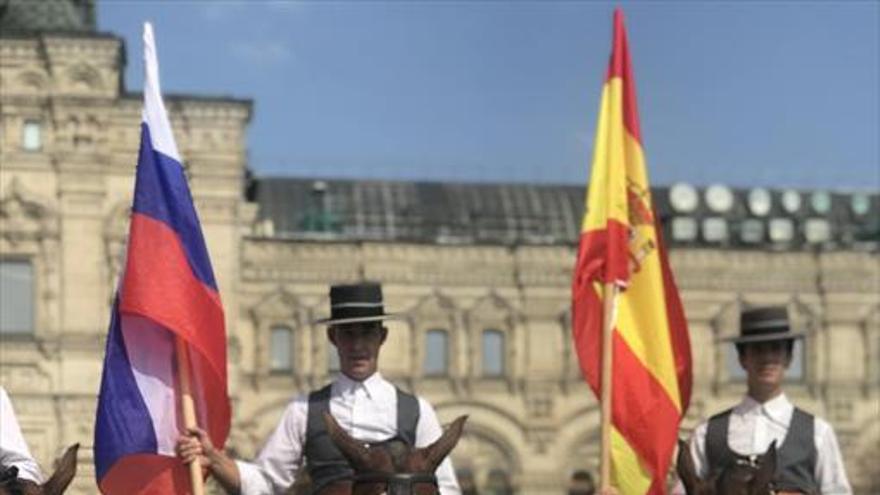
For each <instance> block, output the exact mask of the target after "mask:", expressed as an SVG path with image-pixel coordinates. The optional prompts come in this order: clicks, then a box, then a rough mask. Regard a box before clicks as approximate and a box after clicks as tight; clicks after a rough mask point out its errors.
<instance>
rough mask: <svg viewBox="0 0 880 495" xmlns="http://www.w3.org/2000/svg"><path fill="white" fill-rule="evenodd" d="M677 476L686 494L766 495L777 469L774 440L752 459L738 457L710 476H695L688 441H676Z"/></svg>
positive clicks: (769, 490) (769, 491)
mask: <svg viewBox="0 0 880 495" xmlns="http://www.w3.org/2000/svg"><path fill="white" fill-rule="evenodd" d="M676 464H677V470H678V476H679V478H681V482H682V484H683V485H684V488H685V490H686V491H687V493H688V495H768V494H770V493H772V492H771V489H770V483H771V481H772V480H773V474H774V473H775V472H776V442H773V443H772V444H770V447H769V448H768V449H767V452H765V453H764V454H763V455H761V456H758V457H757V458H755V459H754V460H751V459H748V458H740V459H738V460H737V462H736V463H735V464H734V465H732V466H729V467H728V468H727V469H725V470H723V471H721V472H720V473H716V474H714V475H713V476H711V477H710V478H709V479H706V480H701V479H700V478H699V477H698V476H697V472H696V469H695V467H694V460H693V459H692V458H691V451H690V449H689V448H688V446H687V444H685V443H684V442H682V441H681V440H679V441H678V461H677V463H676Z"/></svg>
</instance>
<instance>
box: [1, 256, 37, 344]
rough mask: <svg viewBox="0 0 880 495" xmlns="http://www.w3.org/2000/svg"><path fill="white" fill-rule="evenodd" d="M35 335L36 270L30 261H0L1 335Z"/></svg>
mask: <svg viewBox="0 0 880 495" xmlns="http://www.w3.org/2000/svg"><path fill="white" fill-rule="evenodd" d="M31 333H34V269H33V266H31V263H30V261H23V260H0V334H31Z"/></svg>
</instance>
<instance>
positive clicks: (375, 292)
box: [314, 282, 400, 325]
mask: <svg viewBox="0 0 880 495" xmlns="http://www.w3.org/2000/svg"><path fill="white" fill-rule="evenodd" d="M399 317H400V315H398V314H396V313H386V312H385V305H384V304H383V303H382V286H381V285H380V284H379V283H377V282H359V283H356V284H337V285H331V286H330V317H329V318H321V319H318V320H315V321H314V323H319V324H323V325H340V324H344V323H362V322H367V321H382V320H388V319H392V318H399Z"/></svg>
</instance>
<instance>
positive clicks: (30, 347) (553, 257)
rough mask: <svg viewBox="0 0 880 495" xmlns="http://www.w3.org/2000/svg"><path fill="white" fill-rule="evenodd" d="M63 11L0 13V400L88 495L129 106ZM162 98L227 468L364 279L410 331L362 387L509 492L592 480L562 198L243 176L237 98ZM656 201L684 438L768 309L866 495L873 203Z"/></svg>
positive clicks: (879, 284) (759, 196)
mask: <svg viewBox="0 0 880 495" xmlns="http://www.w3.org/2000/svg"><path fill="white" fill-rule="evenodd" d="M11 3H12V4H16V2H11ZM60 3H62V4H65V2H60ZM67 3H68V4H69V7H70V9H69V10H66V11H65V12H66V14H65V15H68V17H66V19H68V21H67V22H66V23H65V22H62V23H61V24H60V25H59V24H52V25H50V26H40V25H37V24H38V23H37V21H33V20H28V19H31V18H29V17H28V16H27V15H25V14H26V12H24V11H21V10H15V9H11V10H7V11H6V13H5V14H3V15H5V16H7V17H4V18H3V19H0V25H2V26H4V29H3V32H2V36H0V279H2V280H0V284H2V285H0V303H2V308H0V383H2V384H3V386H4V387H6V389H7V390H8V391H9V393H10V395H11V397H12V399H13V401H14V405H15V407H16V410H17V413H18V416H19V420H20V422H21V424H22V427H23V429H24V432H25V436H26V438H27V440H28V442H29V444H30V446H31V448H32V450H33V452H34V454H35V456H36V457H37V459H38V460H39V461H40V462H41V464H42V465H43V466H44V468H46V469H49V468H50V466H51V465H52V461H53V459H54V458H55V457H56V456H57V455H59V454H60V452H62V450H63V448H64V447H65V446H66V445H69V444H71V443H74V442H80V443H81V444H82V446H83V448H82V449H81V450H80V458H79V460H80V469H79V472H78V474H77V478H76V480H75V482H74V485H73V488H72V489H71V493H96V492H97V490H96V486H95V482H94V468H93V465H92V452H91V445H92V438H93V423H94V412H95V411H94V409H95V405H96V394H97V391H98V387H99V383H100V375H101V362H102V358H103V345H104V338H105V335H106V332H107V325H108V316H109V314H110V302H111V298H112V297H113V293H114V289H115V284H116V280H117V278H118V274H119V269H120V262H121V256H122V250H123V247H124V243H125V235H126V233H127V228H128V214H129V208H130V204H131V191H132V189H133V176H134V175H133V173H134V165H135V162H136V153H137V147H138V139H139V130H140V128H139V123H140V112H141V98H140V95H137V94H132V93H129V92H127V91H126V90H125V84H124V81H123V79H122V71H123V68H124V65H125V57H124V49H123V42H122V40H121V39H119V38H117V37H115V36H112V35H106V34H100V33H96V32H95V29H94V9H93V4H92V2H67ZM16 8H17V7H16ZM10 13H13V14H15V16H13V17H12V18H10V17H8V15H9V14H10ZM42 18H43V17H42V16H36V17H34V19H42ZM22 19H23V20H22ZM13 21H14V22H13ZM12 27H18V28H30V29H12ZM37 28H39V29H37ZM166 103H167V105H168V108H169V112H170V114H171V119H172V125H173V127H174V130H175V133H176V137H177V140H178V144H179V147H180V151H181V153H182V155H183V158H184V162H185V164H186V167H187V173H188V176H189V178H190V185H191V188H192V192H193V196H194V198H195V202H196V207H197V209H198V212H199V215H200V218H201V221H202V225H203V228H204V231H205V237H206V240H207V243H208V248H209V251H210V254H211V259H212V263H213V266H214V270H215V274H216V276H217V280H218V285H219V287H220V289H221V294H222V299H223V302H224V307H225V312H226V324H227V333H228V347H229V353H228V354H229V377H230V396H231V398H232V401H233V411H234V424H233V427H232V433H231V436H230V440H229V448H230V450H231V451H233V452H235V453H236V454H237V455H240V456H242V457H249V456H251V455H253V454H254V453H255V452H256V451H257V450H258V448H259V446H260V444H261V442H262V441H263V440H264V439H265V438H266V436H267V435H268V434H269V432H270V431H271V430H272V429H273V428H274V426H275V424H276V422H277V420H278V418H279V417H280V414H281V412H282V410H283V408H284V407H285V405H286V404H287V403H288V402H289V401H290V400H291V399H292V397H293V396H294V395H296V394H298V393H300V392H303V391H306V390H308V389H310V388H314V387H318V386H321V385H323V384H324V383H326V382H328V381H329V380H330V379H332V375H333V373H334V370H335V369H336V367H337V363H336V362H335V361H334V359H333V357H334V353H333V349H332V348H331V347H330V346H329V343H328V341H327V339H326V335H325V329H324V328H323V327H321V326H318V325H313V324H312V323H311V322H312V321H313V320H314V319H316V318H319V317H321V316H324V315H325V314H326V313H327V312H328V301H327V287H328V284H330V283H332V282H340V281H355V280H362V279H373V280H380V281H382V282H383V283H384V288H385V294H386V305H387V306H388V307H389V308H390V309H391V310H395V311H400V312H403V313H405V315H406V316H405V317H404V318H403V319H402V320H399V321H393V322H389V324H388V325H389V340H388V342H387V344H386V346H385V347H384V348H383V351H382V356H381V369H382V370H383V374H385V375H386V376H387V377H388V378H390V379H391V380H392V381H393V382H395V383H397V384H398V385H399V386H401V387H402V388H405V389H407V390H411V391H414V392H416V393H418V394H421V395H423V396H425V397H426V398H428V399H429V400H430V401H431V402H432V403H433V404H434V405H435V407H436V409H437V411H438V414H439V416H440V418H441V420H442V421H444V422H448V421H451V420H452V419H453V418H455V417H456V416H458V415H460V414H468V415H469V416H470V419H469V421H468V424H467V427H466V433H465V435H464V437H463V438H462V440H461V442H460V444H459V446H458V447H457V448H456V450H455V451H454V452H453V459H454V462H455V464H456V467H457V468H459V469H462V470H466V471H467V472H469V473H471V474H472V475H473V476H474V477H475V478H476V481H477V484H478V485H480V486H482V487H484V488H486V487H487V486H488V485H494V486H496V487H497V486H498V485H501V484H504V483H509V484H510V485H512V486H513V487H514V488H515V489H516V491H517V492H518V493H523V494H551V493H562V492H563V490H564V488H565V486H566V484H567V478H568V476H569V475H570V473H571V472H572V471H573V470H575V469H579V468H587V469H591V470H594V469H595V467H596V461H597V453H598V428H599V408H598V404H597V402H596V400H595V399H594V397H593V396H592V394H591V393H590V392H589V390H588V389H587V387H586V385H585V384H584V383H583V380H582V379H581V377H580V374H579V371H578V366H577V362H576V357H575V355H574V353H573V351H572V348H571V342H570V337H569V332H570V329H569V328H570V313H569V306H570V303H569V297H570V295H569V286H570V281H571V269H572V267H573V265H574V256H575V242H576V239H577V234H578V229H579V221H580V217H581V215H582V211H583V192H584V189H583V187H569V186H528V185H505V184H481V185H475V184H470V185H469V184H438V183H413V182H362V181H333V180H322V181H319V180H311V179H309V180H306V179H273V178H258V179H249V178H248V174H247V173H246V169H247V163H246V158H245V150H246V141H245V131H246V127H247V123H248V121H249V118H250V115H251V104H250V102H249V101H247V100H237V99H230V98H210V97H200V96H173V95H169V96H166ZM654 197H655V200H656V202H657V204H658V208H659V209H660V212H661V217H662V218H664V221H665V229H666V234H667V238H668V239H669V240H670V244H671V246H672V248H671V254H670V256H671V263H672V267H673V270H674V272H675V275H676V277H677V281H678V285H679V287H680V289H681V295H682V298H683V301H684V304H685V309H686V313H687V317H688V322H689V330H690V335H691V341H692V346H693V354H694V370H695V386H694V393H693V404H692V406H691V409H690V411H689V413H688V417H687V420H686V421H685V424H684V427H683V431H682V435H683V436H684V435H686V434H687V431H688V429H689V428H692V427H693V426H694V425H695V424H696V422H697V421H699V420H700V419H701V418H705V417H707V416H709V415H711V414H713V413H714V412H717V411H720V410H722V409H724V408H726V407H728V406H729V405H731V404H733V403H735V402H736V401H737V400H738V398H739V396H740V395H741V394H742V393H743V391H744V383H743V382H742V376H741V374H739V373H738V372H737V367H736V363H735V359H734V357H733V356H734V355H733V354H732V353H731V350H730V349H729V348H728V347H727V346H726V345H725V344H723V343H721V340H720V339H722V338H723V337H725V336H727V335H731V334H733V333H735V332H736V331H737V328H736V325H737V313H738V310H739V308H740V307H742V306H744V305H750V304H786V305H788V307H789V308H790V311H791V314H792V315H793V317H794V319H795V321H796V322H797V324H798V325H801V326H803V327H804V328H805V329H807V331H808V337H807V339H806V340H805V343H804V345H803V346H801V347H800V348H799V349H798V350H797V352H796V354H797V362H796V363H795V365H794V366H793V367H792V369H791V370H790V371H791V373H790V374H791V382H790V385H789V386H788V388H787V390H788V393H789V394H790V395H791V396H793V398H794V400H795V401H796V402H798V404H799V405H800V406H801V407H803V408H805V409H807V410H808V411H811V412H814V413H817V414H819V415H822V416H824V417H825V418H827V419H828V420H829V421H831V423H832V424H833V425H834V427H835V428H836V430H837V433H838V437H839V439H840V442H841V445H842V448H843V451H844V456H845V462H846V466H847V469H848V471H849V474H850V479H851V481H852V482H853V484H854V486H855V487H856V489H857V492H858V493H864V494H870V493H877V492H880V469H878V468H877V467H876V465H875V464H876V463H875V462H874V461H873V459H874V458H875V457H876V451H877V446H878V445H880V255H878V246H880V238H878V234H877V232H878V231H877V228H878V227H880V220H878V218H880V198H878V195H877V194H876V192H873V193H871V194H827V193H825V192H822V191H764V190H756V191H730V190H728V189H726V188H723V187H713V188H708V189H699V190H697V189H694V188H690V187H688V186H684V185H680V186H676V187H674V188H670V189H665V188H662V189H657V190H655V191H654ZM793 198H795V199H793ZM795 203H797V205H796V207H794V208H792V205H795ZM489 488H491V487H489Z"/></svg>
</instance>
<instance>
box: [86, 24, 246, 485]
mask: <svg viewBox="0 0 880 495" xmlns="http://www.w3.org/2000/svg"><path fill="white" fill-rule="evenodd" d="M144 69H145V70H144V72H145V79H146V81H145V83H144V110H143V122H142V123H141V147H140V153H139V155H138V163H137V178H136V181H135V190H134V205H133V207H132V214H131V225H130V230H129V237H128V248H127V251H126V262H125V271H124V272H123V273H122V275H121V278H120V281H119V286H118V290H117V294H116V299H115V302H114V304H113V310H112V314H111V318H110V330H109V334H108V336H107V344H106V351H105V356H104V371H103V375H102V378H101V391H100V395H99V397H98V408H97V414H96V419H95V469H96V475H97V480H98V486H99V487H100V490H101V492H102V493H105V494H113V495H116V494H126V495H130V494H154V493H155V494H168V493H178V494H180V493H189V492H190V480H189V471H188V469H187V467H186V466H185V465H183V464H182V463H181V462H180V460H179V459H178V458H177V457H176V456H175V453H174V445H175V441H176V439H177V437H178V436H179V435H180V433H181V432H182V431H184V428H183V420H182V417H181V413H180V384H179V383H178V378H177V377H178V370H177V364H176V362H177V361H176V359H175V342H176V340H175V339H178V338H180V339H182V340H183V342H185V344H186V346H185V347H186V348H188V349H189V353H188V354H189V358H190V362H191V373H190V375H191V380H192V382H191V388H192V394H193V399H194V401H195V406H196V415H197V419H198V424H199V426H200V427H202V428H204V429H205V430H207V431H208V433H209V435H210V436H211V440H212V441H213V443H214V445H216V446H218V447H222V446H223V445H224V444H225V442H226V437H227V435H228V434H229V420H230V407H229V397H228V395H227V392H226V330H225V327H224V318H223V307H222V305H221V302H220V295H219V293H218V290H217V282H216V281H215V280H214V273H213V270H212V269H211V262H210V260H209V258H208V251H207V249H206V247H205V240H204V238H203V236H202V230H201V226H200V225H199V220H198V217H197V216H196V211H195V207H194V206H193V201H192V196H191V194H190V191H189V187H188V186H187V182H186V177H185V175H184V170H183V166H182V161H181V159H180V154H179V153H178V152H177V144H176V143H175V141H174V136H173V134H172V132H171V124H170V122H169V120H168V115H167V114H166V112H165V106H164V104H163V103H162V95H161V92H160V90H159V64H158V61H157V58H156V49H155V43H154V40H153V29H152V26H151V25H150V24H149V23H146V24H144Z"/></svg>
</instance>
